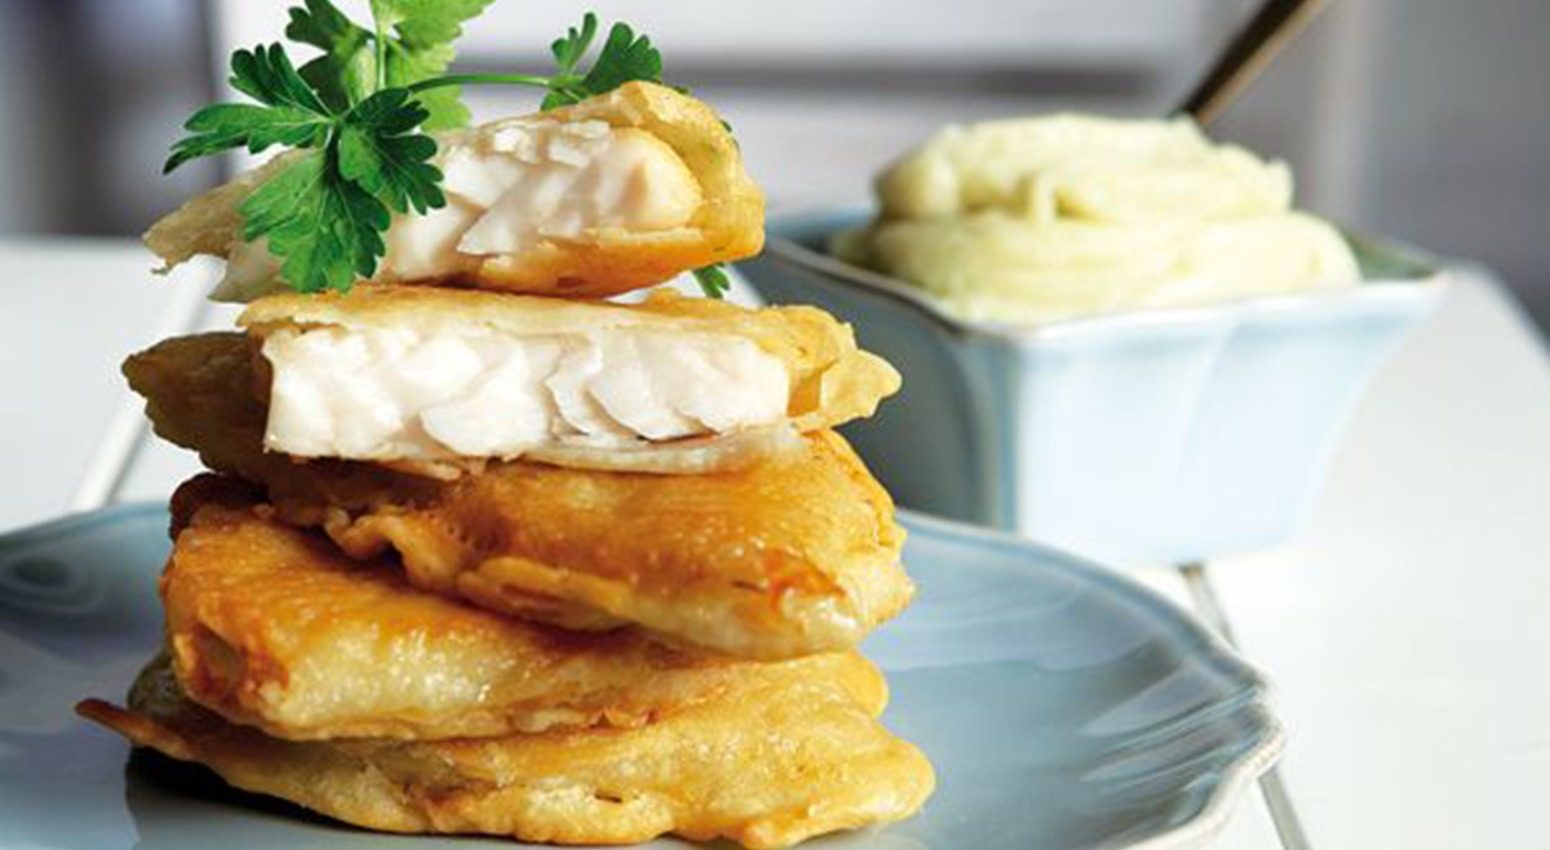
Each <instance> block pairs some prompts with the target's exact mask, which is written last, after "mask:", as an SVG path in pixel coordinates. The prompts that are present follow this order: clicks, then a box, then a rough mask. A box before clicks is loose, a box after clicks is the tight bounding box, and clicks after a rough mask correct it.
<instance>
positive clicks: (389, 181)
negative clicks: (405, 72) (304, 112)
mask: <svg viewBox="0 0 1550 850" xmlns="http://www.w3.org/2000/svg"><path fill="white" fill-rule="evenodd" d="M427 114H428V113H427V112H426V110H425V109H424V108H423V107H422V106H421V105H420V104H419V103H417V102H415V101H414V100H412V99H411V96H410V93H409V90H408V89H383V90H382V91H379V92H377V93H376V94H374V95H372V96H371V97H369V98H367V99H366V100H364V101H362V102H361V104H360V105H359V106H357V107H355V108H354V109H352V110H350V114H349V115H346V116H345V123H344V126H343V128H341V130H340V133H339V173H340V174H341V175H343V176H344V178H345V179H346V180H349V181H352V182H354V183H357V184H359V185H360V186H361V188H363V189H365V190H366V191H368V192H370V193H371V194H373V195H375V196H376V197H377V199H378V200H380V201H381V202H382V203H383V204H386V205H387V206H388V208H389V209H392V210H393V211H394V212H400V213H407V212H408V211H409V210H410V209H411V208H412V209H413V210H414V211H415V212H417V213H424V212H426V211H428V210H431V209H435V208H437V207H442V206H445V205H446V203H447V200H446V197H445V196H443V195H442V193H441V187H440V183H441V172H440V171H439V170H438V169H437V168H436V167H435V166H433V165H431V164H430V159H431V158H432V157H434V156H435V155H436V142H435V140H434V139H432V138H431V137H430V136H426V135H422V134H416V133H415V132H414V130H415V128H416V127H418V126H419V125H420V124H421V122H423V121H424V120H425V117H426V115H427Z"/></svg>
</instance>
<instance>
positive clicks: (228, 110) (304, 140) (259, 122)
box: [162, 103, 329, 174]
mask: <svg viewBox="0 0 1550 850" xmlns="http://www.w3.org/2000/svg"><path fill="white" fill-rule="evenodd" d="M328 126H329V118H328V116H326V115H318V114H317V113H315V112H309V111H307V110H305V109H296V108H294V107H286V106H281V107H270V106H254V105H252V104H246V103H218V104H215V105H213V106H207V107H205V108H204V109H201V110H199V111H198V112H195V113H194V115H193V117H192V118H189V119H188V123H186V124H184V125H183V129H185V130H189V131H191V132H192V133H193V135H192V136H187V137H185V138H182V139H179V140H178V142H177V144H174V145H173V146H172V156H170V157H168V158H167V162H166V164H165V165H164V166H162V173H164V174H165V173H166V172H169V171H171V170H173V169H174V168H177V167H178V166H180V165H182V164H183V163H185V162H188V161H189V160H191V159H198V158H199V157H202V156H210V155H211V154H217V153H221V152H223V151H228V150H231V149H233V148H247V150H248V152H249V153H258V152H259V151H262V150H265V149H266V148H269V147H270V146H271V145H287V146H289V147H296V148H306V147H316V146H317V145H319V144H321V143H322V141H323V138H324V137H325V136H326V135H327V133H328Z"/></svg>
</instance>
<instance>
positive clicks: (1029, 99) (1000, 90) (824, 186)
mask: <svg viewBox="0 0 1550 850" xmlns="http://www.w3.org/2000/svg"><path fill="white" fill-rule="evenodd" d="M287 5H289V4H288V3H287V2H284V0H135V2H132V3H131V2H124V0H0V238H5V237H8V236H14V235H25V234H83V235H133V234H138V233H139V232H140V231H141V230H142V229H144V227H145V226H146V225H147V224H148V223H149V222H150V221H151V220H152V219H153V218H155V217H156V216H158V215H159V214H161V213H162V212H165V211H166V210H167V209H169V208H170V207H172V206H174V205H176V203H178V202H179V201H180V200H181V199H183V198H185V197H187V195H188V194H189V193H190V192H192V191H194V190H196V189H198V188H200V187H202V186H205V185H208V184H210V183H213V182H214V181H216V180H218V179H220V177H221V174H220V169H221V167H222V166H221V165H220V164H218V163H213V162H198V163H194V164H192V165H191V166H188V167H186V168H185V169H184V170H182V171H179V172H178V173H177V174H176V175H173V176H171V177H162V176H160V174H159V166H160V163H161V161H162V159H163V158H164V156H165V153H166V149H167V147H168V145H169V144H170V143H171V142H172V140H173V139H174V138H175V137H176V136H177V135H178V132H179V130H178V128H179V124H180V123H181V122H182V120H183V119H185V118H186V117H187V116H188V115H189V114H190V113H191V112H192V111H193V110H194V109H196V108H197V107H199V106H201V105H203V104H204V103H206V102H208V101H210V100H212V99H214V98H216V97H218V96H221V95H222V94H223V86H224V83H223V82H222V80H223V78H224V75H225V67H224V65H225V61H226V57H227V55H228V54H229V53H230V51H231V50H232V49H233V46H235V45H251V44H254V43H257V42H260V41H272V40H275V39H276V38H278V37H279V35H280V33H281V31H282V30H283V27H284V21H285V7H286V6H287ZM341 5H342V6H345V7H346V8H347V9H349V10H350V11H352V12H356V11H358V10H359V6H360V5H362V4H359V3H351V2H345V3H342V4H341ZM1256 5H1257V3H1256V2H1254V0H967V2H965V0H958V1H957V2H947V1H946V0H847V1H846V2H844V3H837V2H832V0H781V2H779V3H755V2H749V1H748V0H744V1H743V2H720V3H708V2H703V0H701V1H700V2H689V0H595V2H591V3H583V2H577V3H571V2H554V0H548V2H544V3H543V4H541V5H540V4H536V3H528V2H518V0H497V3H496V4H495V6H494V7H493V8H492V9H491V11H489V12H487V13H486V14H485V16H484V17H483V18H482V19H481V21H480V25H479V27H478V28H477V31H476V32H474V33H472V34H471V35H470V36H469V37H467V38H465V39H464V41H463V42H462V45H461V46H462V56H461V58H460V61H459V66H460V68H462V69H464V70H476V69H478V70H487V69H505V70H511V69H515V68H523V67H526V68H538V67H541V66H542V65H543V64H545V61H546V56H545V54H544V49H545V46H546V45H547V42H548V40H549V39H550V38H552V37H553V36H554V35H556V34H558V33H560V32H562V31H563V29H564V27H565V26H566V25H567V24H569V23H572V22H574V21H575V20H577V19H578V18H579V17H580V14H581V12H582V11H583V10H585V9H587V8H593V9H595V10H596V11H597V12H598V13H599V14H600V15H601V16H602V17H603V19H604V20H605V21H607V20H610V19H613V18H622V19H626V20H629V21H631V22H633V23H635V24H637V25H638V27H639V28H640V29H643V30H644V31H646V32H648V33H650V34H652V35H653V37H654V40H655V41H656V42H657V43H658V44H659V46H661V47H662V48H663V52H664V54H665V55H666V57H667V59H668V63H669V64H668V72H669V76H670V79H672V80H673V81H675V82H679V83H682V84H686V85H689V86H691V87H693V88H694V89H695V90H696V91H697V93H700V94H702V95H704V96H705V97H706V98H708V99H710V100H711V101H713V102H714V103H715V104H716V105H717V106H718V107H719V108H720V109H721V110H722V111H723V112H725V113H726V114H727V117H728V118H729V120H730V121H731V122H732V124H733V125H734V126H735V127H736V128H737V133H738V136H739V138H740V139H741V140H742V144H743V149H744V152H745V153H746V155H747V157H748V159H749V162H750V167H751V169H752V170H753V171H754V173H755V175H756V176H757V177H758V178H759V179H760V180H761V181H762V182H763V184H764V185H765V187H766V188H767V190H768V191H769V193H770V196H771V201H772V204H773V205H774V206H776V207H793V206H800V205H804V204H811V203H817V202H823V201H834V200H857V201H860V200H863V199H864V198H865V197H866V193H867V191H868V180H869V175H870V174H871V173H872V172H873V171H874V170H875V169H876V168H877V167H878V166H879V165H880V164H881V163H883V162H885V161H886V160H888V159H889V158H890V157H891V156H893V155H895V154H896V153H898V152H899V151H901V150H902V149H904V148H906V147H908V146H910V145H912V144H914V143H915V142H917V141H919V140H920V139H921V138H923V137H924V136H925V135H927V134H928V133H929V132H930V131H931V130H932V129H933V128H935V127H937V126H939V125H941V124H942V123H945V122H949V121H964V120H975V119H980V118H986V117H990V116H998V115H1010V114H1026V113H1032V112H1038V111H1043V110H1051V109H1068V108H1069V109H1090V110H1101V111H1105V112H1113V113H1120V114H1131V115H1155V114H1163V113H1165V112H1167V111H1168V110H1169V109H1170V108H1171V107H1172V105H1173V104H1175V103H1176V102H1177V101H1178V100H1179V99H1180V98H1181V97H1182V96H1183V94H1184V93H1185V92H1186V91H1187V90H1188V89H1189V88H1190V86H1191V84H1192V83H1193V82H1194V80H1195V78H1196V76H1197V75H1198V74H1199V73H1200V72H1201V69H1202V66H1203V65H1204V64H1205V63H1206V62H1208V61H1209V58H1210V57H1211V56H1212V55H1213V54H1214V51H1215V50H1216V49H1217V48H1218V47H1219V46H1220V45H1221V44H1222V43H1223V42H1224V41H1225V40H1226V39H1227V38H1228V37H1229V36H1230V35H1231V34H1232V33H1233V31H1234V30H1235V29H1236V28H1237V27H1238V26H1239V25H1240V24H1241V22H1242V21H1243V19H1244V17H1245V16H1246V15H1247V14H1248V13H1250V12H1251V11H1252V9H1253V8H1254V7H1255V6H1256ZM1547 41H1550V2H1546V0H1472V1H1471V2H1461V0H1332V2H1331V3H1330V6H1329V8H1328V9H1327V11H1325V13H1324V14H1323V15H1322V16H1321V17H1320V18H1319V19H1318V20H1316V21H1315V22H1314V24H1313V26H1312V27H1311V28H1310V29H1309V31H1308V32H1307V33H1306V34H1305V35H1304V36H1303V37H1302V38H1301V39H1300V40H1299V41H1297V42H1296V43H1295V44H1293V45H1292V47H1291V48H1290V49H1289V50H1288V51H1287V53H1286V54H1284V55H1283V56H1282V58H1281V59H1280V60H1279V61H1278V62H1277V64H1276V65H1275V66H1274V67H1272V68H1271V70H1270V71H1269V73H1267V74H1266V76H1265V77H1263V78H1262V79H1261V80H1260V81H1259V82H1258V83H1257V84H1256V85H1255V86H1254V88H1253V89H1252V90H1251V91H1250V92H1249V93H1248V94H1247V95H1246V96H1245V97H1244V98H1243V99H1242V100H1241V101H1240V102H1239V103H1238V104H1237V105H1236V106H1235V107H1234V108H1233V109H1232V111H1231V112H1230V113H1229V114H1228V115H1227V116H1226V117H1225V118H1223V119H1222V120H1221V122H1220V123H1219V124H1218V125H1217V126H1216V127H1214V128H1213V132H1214V133H1215V134H1216V135H1218V136H1220V137H1223V138H1227V139H1231V140H1235V141H1239V142H1241V143H1243V144H1246V145H1248V146H1250V147H1252V148H1254V149H1256V150H1258V151H1260V152H1262V153H1265V154H1268V155H1273V156H1278V157H1282V158H1284V159H1286V160H1288V161H1289V162H1291V164H1292V165H1293V166H1294V168H1295V169H1296V173H1297V174H1298V176H1299V179H1300V193H1301V203H1302V204H1303V205H1304V206H1306V207H1308V208H1311V209H1313V210H1315V211H1318V212H1320V213H1322V214H1324V215H1327V216H1329V217H1332V218H1334V219H1336V220H1338V221H1340V222H1343V223H1346V224H1348V225H1351V226H1355V227H1357V228H1359V229H1362V230H1367V231H1372V232H1378V233H1383V234H1387V235H1390V236H1394V237H1397V238H1399V239H1402V240H1405V241H1408V242H1411V243H1414V244H1416V245H1420V246H1422V247H1424V248H1426V249H1429V250H1431V251H1434V252H1438V253H1442V254H1447V255H1453V256H1463V257H1470V258H1475V259H1479V260H1482V261H1484V262H1485V263H1487V264H1488V265H1490V266H1492V267H1493V268H1495V269H1496V270H1497V271H1499V272H1500V273H1501V274H1502V275H1503V277H1505V279H1506V280H1507V282H1508V283H1510V284H1511V285H1512V286H1513V287H1514V288H1515V289H1516V290H1517V292H1518V293H1519V295H1520V297H1521V298H1522V300H1523V301H1524V302H1525V303H1526V304H1527V305H1528V307H1529V310H1530V311H1531V312H1532V313H1533V314H1534V316H1535V318H1536V320H1537V321H1538V323H1539V325H1540V327H1541V328H1542V329H1543V328H1550V232H1547V229H1550V228H1547V220H1550V216H1547V212H1550V167H1547V166H1546V164H1545V162H1544V157H1545V154H1546V152H1547V151H1550V108H1547V107H1550V51H1546V50H1545V48H1544V45H1545V44H1546V43H1547ZM534 101H535V98H534V96H533V94H532V93H530V92H527V91H524V90H517V89H510V90H506V89H502V90H491V89H484V90H480V91H477V92H475V93H473V94H472V95H471V97H470V104H471V105H472V106H473V107H474V111H475V115H476V116H481V117H485V118H489V117H494V116H497V115H501V114H506V113H511V112H517V111H525V110H526V109H528V108H530V107H531V106H532V105H533V104H534ZM228 167H229V166H228Z"/></svg>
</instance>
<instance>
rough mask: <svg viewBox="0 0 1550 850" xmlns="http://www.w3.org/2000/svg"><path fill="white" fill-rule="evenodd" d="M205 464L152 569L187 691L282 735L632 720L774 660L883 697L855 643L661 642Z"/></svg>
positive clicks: (466, 730)
mask: <svg viewBox="0 0 1550 850" xmlns="http://www.w3.org/2000/svg"><path fill="white" fill-rule="evenodd" d="M251 489H252V488H250V487H248V486H247V485H243V484H241V483H239V482H235V481H232V480H229V479H221V478H218V477H216V476H213V475H204V476H200V477H198V478H195V479H193V480H191V481H189V482H188V483H186V484H184V485H183V486H182V487H181V488H179V490H178V492H177V494H176V495H175V496H174V497H173V506H174V508H173V512H174V516H175V518H176V522H177V523H178V524H179V525H180V526H182V528H181V530H179V531H178V533H177V535H176V545H175V546H174V549H173V552H172V556H171V558H170V559H169V560H168V562H167V568H166V570H165V572H164V573H163V575H162V579H161V595H162V601H163V603H164V605H165V607H166V614H167V647H168V653H169V655H170V656H171V659H172V664H173V668H174V670H175V672H176V673H177V676H178V681H179V682H180V683H181V684H182V686H183V689H184V691H185V692H186V693H187V694H188V696H189V697H190V698H191V699H193V700H195V701H196V702H198V703H200V704H202V705H204V706H205V707H206V708H209V709H211V710H214V711H216V712H217V713H219V714H220V715H222V716H223V717H225V718H226V719H227V720H229V721H232V722H234V723H239V724H243V725H248V726H255V727H258V728H259V729H262V730H263V731H264V732H266V733H268V734H269V735H272V736H275V737H280V738H287V739H292V740H315V739H322V738H337V737H373V738H412V739H427V738H450V737H459V736H491V735H504V734H509V733H513V732H540V731H544V730H546V729H550V728H560V727H575V726H591V725H599V724H602V725H619V726H633V725H639V724H641V723H644V722H646V721H647V720H649V719H651V718H653V717H661V716H665V715H667V714H670V713H672V712H674V711H677V710H680V709H681V708H683V707H684V706H686V705H692V704H694V703H697V702H703V701H704V700H706V699H711V698H713V697H715V696H717V695H719V694H721V693H722V692H724V691H725V690H726V689H727V688H728V687H729V685H731V684H732V683H734V682H735V681H737V680H739V679H747V678H758V677H760V676H763V675H785V673H784V668H786V667H790V668H792V669H793V670H799V671H806V673H804V675H812V676H815V677H818V678H826V679H832V680H834V681H836V682H838V683H840V684H841V685H842V686H843V687H845V688H846V690H847V691H848V692H849V693H850V694H851V696H852V698H853V699H855V700H856V701H857V702H858V703H859V704H861V705H864V706H867V707H869V708H876V709H878V710H881V708H882V704H883V702H884V701H885V700H886V699H887V694H886V689H885V686H884V684H883V682H882V679H881V677H880V676H878V675H877V673H876V671H875V670H873V669H872V668H871V666H870V665H868V664H866V663H865V662H864V661H862V660H861V659H859V658H858V657H856V656H853V655H844V654H821V655H814V656H809V657H807V658H802V659H797V660H794V661H785V662H781V663H779V664H775V665H765V664H756V663H752V662H746V661H735V660H732V659H728V658H725V657H722V656H714V655H706V654H704V653H698V652H683V651H679V650H674V649H669V648H666V647H663V646H661V645H660V644H658V643H656V642H653V641H650V640H647V639H646V638H644V637H643V636H642V635H641V634H640V633H639V632H638V631H636V630H630V629H626V630H620V631H614V632H608V633H601V634H599V633H590V634H588V633H577V632H567V631H564V630H561V629H556V628H553V627H549V626H543V625H538V624H534V623H528V622H524V621H521V620H515V619H512V618H509V617H503V616H501V615H499V614H494V613H490V612H487V611H483V610H480V609H478V608H475V607H472V606H469V605H464V604H459V603H458V602H454V601H452V600H448V599H445V598H443V597H441V596H438V595H435V594H430V593H425V592H423V591H419V590H415V589H413V588H411V587H409V586H408V584H407V583H406V582H405V581H404V579H403V577H402V575H401V574H400V572H399V571H398V570H397V569H396V568H394V566H393V565H391V564H384V563H366V564H363V563H359V562H356V561H352V560H350V559H349V558H347V557H345V556H344V555H343V554H341V553H339V552H338V550H337V549H335V548H334V547H333V546H332V545H331V544H330V543H329V542H328V540H327V539H325V538H322V537H321V536H318V535H314V534H312V533H309V532H306V531H302V530H300V529H296V528H293V527H290V526H286V525H283V524H281V523H280V522H278V521H277V520H274V519H272V518H270V517H268V516H266V514H267V513H268V512H267V511H266V510H265V509H264V508H262V507H261V506H258V505H255V504H254V502H253V500H252V498H251V497H250V496H249V495H248V493H247V491H250V490H251Z"/></svg>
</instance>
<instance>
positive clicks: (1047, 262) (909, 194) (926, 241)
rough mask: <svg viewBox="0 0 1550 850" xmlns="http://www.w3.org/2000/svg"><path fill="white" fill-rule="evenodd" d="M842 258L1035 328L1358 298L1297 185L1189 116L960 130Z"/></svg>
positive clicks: (888, 174)
mask: <svg viewBox="0 0 1550 850" xmlns="http://www.w3.org/2000/svg"><path fill="white" fill-rule="evenodd" d="M877 194H878V198H879V201H880V206H881V210H880V213H879V216H878V219H877V220H876V221H874V222H873V223H872V224H871V225H870V226H868V227H867V228H865V229H863V230H858V231H853V232H849V233H844V234H841V235H840V236H839V237H837V238H836V239H835V242H834V245H833V246H832V247H833V250H834V252H835V253H836V254H837V255H838V256H840V257H841V258H843V259H845V260H847V261H850V262H853V263H856V264H858V265H862V266H866V267H868V268H872V269H875V270H877V271H880V272H883V273H886V274H889V275H893V276H894V277H897V278H899V279H901V280H903V281H905V282H907V283H910V284H913V285H915V286H918V287H920V288H921V289H923V290H925V291H926V292H927V293H929V294H930V295H932V296H934V298H935V300H936V301H937V302H938V303H940V304H941V306H942V307H943V308H944V309H946V310H947V311H949V312H950V313H952V314H954V315H956V316H958V317H960V318H963V319H967V320H980V321H1000V322H1006V323H1011V324H1024V325H1034V324H1041V323H1046V322H1052V321H1058V320H1061V319H1067V318H1072V317H1077V316H1083V315H1088V314H1092V313H1100V312H1106V311H1113V310H1127V309H1143V308H1152V307H1172V306H1182V305H1194V304H1203V303H1209V302H1212V301H1218V300H1223V299H1231V298H1239V297H1244V296H1252V295H1265V294H1272V293H1287V292H1298V291H1306V290H1315V289H1326V288H1334V287H1344V286H1352V285H1355V284H1356V283H1358V282H1359V281H1360V279H1361V275H1360V271H1359V270H1358V268H1357V264H1356V259H1355V257H1354V255H1353V254H1352V252H1351V249H1350V247H1349V246H1348V245H1347V244H1346V241H1345V240H1344V239H1343V238H1342V237H1341V235H1340V234H1339V233H1338V232H1337V231H1336V230H1335V229H1334V228H1333V227H1331V226H1330V225H1329V224H1327V223H1326V222H1324V221H1321V220H1319V219H1317V218H1314V217H1313V216H1310V215H1308V214H1306V213H1302V212H1298V211H1296V210H1293V209H1292V176H1291V172H1290V171H1289V170H1288V168H1287V167H1286V165H1285V163H1282V162H1266V161H1264V160H1261V159H1259V158H1258V157H1256V156H1255V155H1254V154H1252V153H1249V152H1248V151H1246V150H1244V149H1242V148H1239V147H1235V146H1232V145H1222V144H1216V143H1214V142H1212V141H1211V140H1210V139H1208V138H1207V137H1206V136H1205V135H1204V134H1203V133H1202V132H1201V131H1200V129H1199V128H1198V127H1197V126H1196V125H1195V124H1194V123H1193V122H1192V121H1190V120H1188V119H1185V118H1179V119H1173V120H1169V121H1154V120H1122V119H1113V118H1102V117H1096V116H1086V115H1070V114H1065V115H1051V116H1047V117H1040V118H1029V119H1016V120H1008V121H998V122H991V123H986V124H978V125H973V126H950V127H947V128H945V129H943V130H942V131H940V132H939V133H937V134H936V135H935V136H934V137H933V138H931V139H930V140H928V141H927V142H926V143H925V144H924V145H922V146H921V147H919V148H917V149H916V150H914V151H912V152H910V153H909V154H907V155H906V156H905V157H904V158H903V159H901V160H900V161H898V162H897V163H895V164H894V165H893V166H891V167H890V168H889V169H888V170H887V171H885V172H884V173H883V174H882V175H881V176H880V178H879V179H878V182H877Z"/></svg>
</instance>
